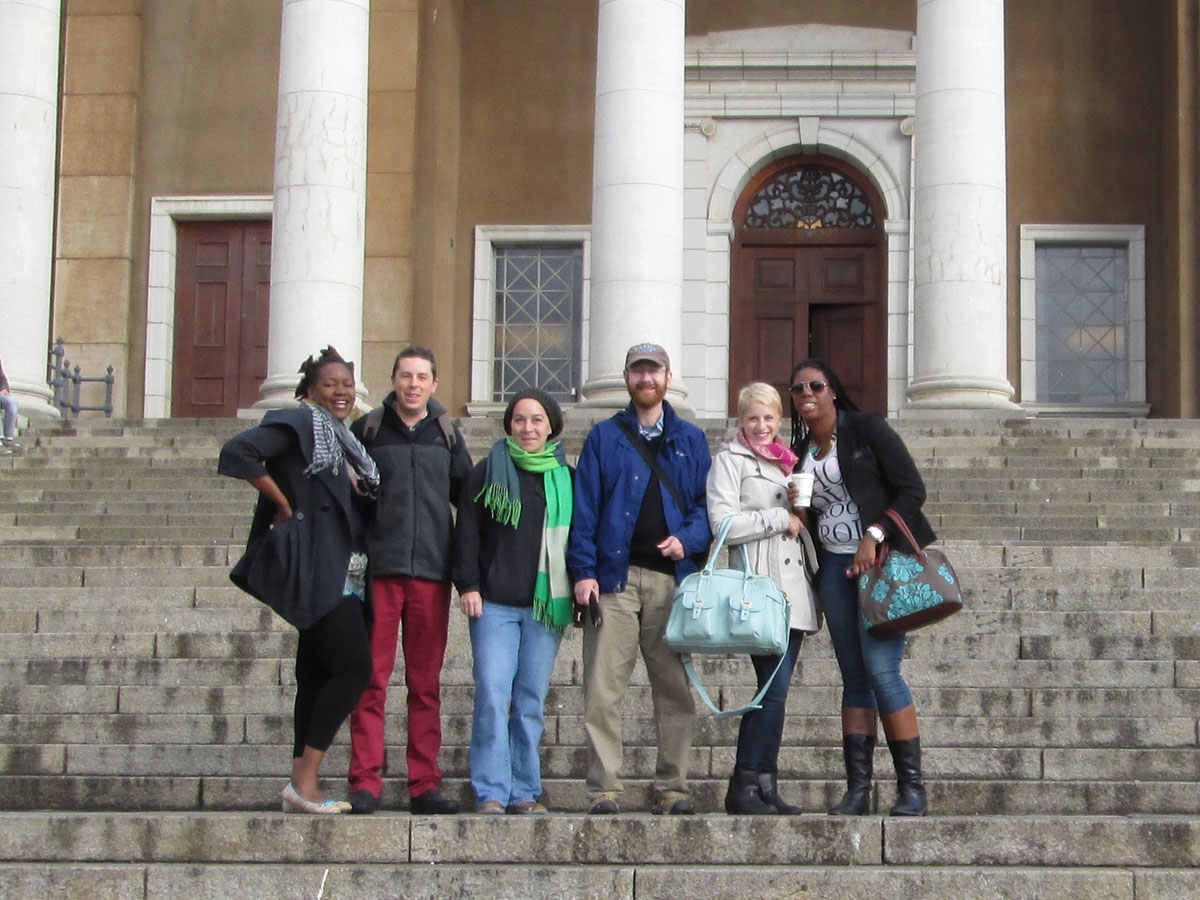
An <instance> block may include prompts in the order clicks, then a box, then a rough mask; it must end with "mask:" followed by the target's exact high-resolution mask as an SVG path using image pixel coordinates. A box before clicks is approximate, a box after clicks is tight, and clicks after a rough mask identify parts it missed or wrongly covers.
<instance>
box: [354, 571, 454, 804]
mask: <svg viewBox="0 0 1200 900" xmlns="http://www.w3.org/2000/svg"><path fill="white" fill-rule="evenodd" d="M371 590H372V599H373V603H374V607H375V621H374V623H373V624H372V626H371V661H372V663H371V669H372V671H371V680H370V681H369V682H368V683H367V689H366V690H365V691H363V694H362V697H361V698H360V699H359V701H358V706H357V707H355V709H354V712H353V713H352V714H351V716H350V790H351V791H358V790H368V791H370V792H371V793H372V794H374V795H375V796H376V797H378V796H379V794H380V791H381V790H382V789H383V779H382V778H381V777H380V772H381V770H382V769H383V764H384V749H383V722H384V702H385V700H386V699H387V686H388V681H389V679H390V678H391V677H392V668H393V666H394V665H395V663H396V636H397V633H398V632H399V633H400V634H401V635H402V641H403V646H404V683H405V685H406V686H407V688H408V789H409V792H410V794H411V795H412V796H413V797H417V796H420V795H421V794H424V793H425V792H426V791H428V790H431V789H433V788H435V787H438V786H439V785H441V783H442V770H441V769H439V768H438V763H437V755H438V750H440V749H441V747H442V720H441V712H442V700H441V676H442V660H443V658H444V657H445V655H446V633H447V630H448V629H449V627H450V585H449V584H448V583H447V582H444V581H428V580H426V579H424V578H413V577H410V576H408V575H382V576H379V577H378V578H375V579H373V580H372V582H371Z"/></svg>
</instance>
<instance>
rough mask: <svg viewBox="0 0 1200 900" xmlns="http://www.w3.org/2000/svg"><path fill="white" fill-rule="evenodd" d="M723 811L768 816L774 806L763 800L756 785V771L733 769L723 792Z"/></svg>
mask: <svg viewBox="0 0 1200 900" xmlns="http://www.w3.org/2000/svg"><path fill="white" fill-rule="evenodd" d="M725 812H727V813H729V814H730V815H731V816H770V815H774V814H775V807H773V806H771V805H770V804H769V803H767V802H766V801H765V800H763V796H762V793H761V790H760V789H759V786H758V773H757V772H755V771H753V770H751V769H734V770H733V775H732V776H731V777H730V779H729V790H728V791H727V792H726V794H725Z"/></svg>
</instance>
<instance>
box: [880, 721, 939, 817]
mask: <svg viewBox="0 0 1200 900" xmlns="http://www.w3.org/2000/svg"><path fill="white" fill-rule="evenodd" d="M888 749H889V750H891V751H892V762H893V763H895V765H896V803H895V805H894V806H893V807H892V812H891V814H892V815H893V816H923V815H925V813H926V811H927V810H928V809H929V801H928V799H927V798H926V796H925V782H924V780H923V779H922V778H921V739H920V738H919V737H915V738H909V739H908V740H906V741H888Z"/></svg>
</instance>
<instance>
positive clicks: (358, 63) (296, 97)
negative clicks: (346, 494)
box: [255, 0, 370, 408]
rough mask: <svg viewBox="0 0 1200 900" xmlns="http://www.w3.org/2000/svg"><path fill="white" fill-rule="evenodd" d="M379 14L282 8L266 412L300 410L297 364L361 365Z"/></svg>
mask: <svg viewBox="0 0 1200 900" xmlns="http://www.w3.org/2000/svg"><path fill="white" fill-rule="evenodd" d="M369 6H370V3H369V0H283V23H282V36H281V39H280V53H279V107H278V110H277V111H276V120H275V212H274V219H273V225H272V235H271V325H270V331H269V334H268V348H267V380H266V381H265V382H264V383H263V386H262V394H263V399H262V400H260V401H259V402H258V403H256V404H255V406H256V407H260V408H269V407H278V406H283V405H288V404H290V403H291V402H292V392H293V390H294V389H295V387H296V382H297V381H298V380H299V376H298V375H297V373H296V370H297V367H298V366H299V365H300V363H301V362H302V361H303V360H304V359H305V357H307V356H308V355H309V354H310V353H316V352H317V351H318V350H320V349H321V348H322V347H324V346H325V345H326V344H332V345H333V346H335V347H336V348H337V349H338V352H339V353H341V354H342V356H344V357H345V358H346V359H348V360H351V361H355V362H358V361H360V360H361V356H362V306H363V252H364V248H365V239H364V234H365V230H366V225H365V219H366V195H367V191H366V186H367V46H368V45H367V39H368V33H369V29H368V19H369ZM361 377H362V373H361V371H360V372H359V378H360V381H359V391H360V393H366V389H365V388H364V387H363V385H362V381H361Z"/></svg>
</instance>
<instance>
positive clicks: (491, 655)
mask: <svg viewBox="0 0 1200 900" xmlns="http://www.w3.org/2000/svg"><path fill="white" fill-rule="evenodd" d="M469 628H470V632H471V652H472V655H473V656H474V658H475V663H474V670H473V671H474V675H475V716H474V719H473V720H472V723H471V752H470V765H471V787H472V788H473V789H474V790H475V799H476V801H477V802H479V803H486V802H487V801H489V800H495V801H497V802H499V803H502V804H504V805H505V806H510V805H512V804H515V803H524V802H526V801H529V800H537V799H538V797H540V796H541V795H542V775H541V771H542V770H541V762H540V760H539V759H538V745H539V744H540V743H541V741H542V730H543V718H542V711H543V708H544V706H545V703H546V692H547V691H548V690H549V689H550V672H551V670H552V669H553V668H554V658H555V657H556V656H557V655H558V643H559V638H558V637H557V636H556V635H554V634H553V633H552V632H550V631H549V630H547V629H546V627H545V626H544V625H542V623H541V622H538V621H537V620H535V619H534V618H533V608H532V607H521V606H505V605H503V604H501V603H489V602H488V601H487V600H484V602H483V615H482V616H480V617H479V618H478V619H471V620H470V623H469Z"/></svg>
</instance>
